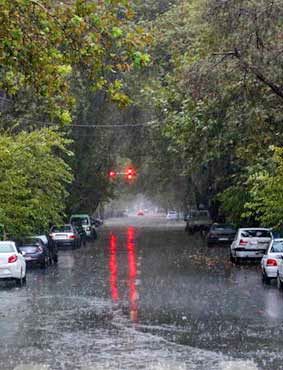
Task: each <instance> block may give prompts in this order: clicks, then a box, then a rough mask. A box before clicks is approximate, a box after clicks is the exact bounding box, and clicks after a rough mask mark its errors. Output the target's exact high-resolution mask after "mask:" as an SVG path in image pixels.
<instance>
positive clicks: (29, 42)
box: [0, 0, 149, 124]
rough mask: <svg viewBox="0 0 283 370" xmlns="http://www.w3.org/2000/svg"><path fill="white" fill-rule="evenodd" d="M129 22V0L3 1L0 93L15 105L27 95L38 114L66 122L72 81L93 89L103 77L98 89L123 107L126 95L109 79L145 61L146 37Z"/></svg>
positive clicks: (70, 100)
mask: <svg viewBox="0 0 283 370" xmlns="http://www.w3.org/2000/svg"><path fill="white" fill-rule="evenodd" d="M131 18H132V12H131V8H130V6H129V4H128V1H115V2H110V3H108V2H105V1H100V2H96V1H94V2H85V1H73V2H70V3H64V2H63V3H62V2H54V1H52V0H41V1H37V0H30V1H25V0H15V1H12V2H11V1H7V0H4V1H2V2H1V4H0V23H1V48H0V58H1V69H0V90H1V91H3V92H6V93H7V95H8V96H10V97H13V101H14V103H16V102H18V103H19V104H20V102H21V101H22V100H24V99H23V94H25V97H27V96H29V95H30V98H31V100H32V102H33V104H34V103H36V114H37V116H38V115H39V112H40V113H41V115H44V117H45V118H46V116H47V117H49V118H50V116H51V118H52V119H53V120H55V121H61V122H62V123H63V124H67V123H70V119H69V117H67V113H65V112H67V111H69V114H70V113H71V111H72V109H73V106H74V99H73V97H74V96H73V93H72V81H73V80H74V79H75V80H76V79H78V78H83V79H85V80H87V81H92V83H93V85H95V84H96V83H97V81H102V79H103V81H104V83H103V84H97V85H96V86H97V88H100V89H104V91H106V92H108V93H109V95H110V98H113V100H114V101H115V102H118V103H121V105H125V104H126V103H127V99H126V94H125V92H122V91H121V89H120V88H119V87H118V88H116V86H117V85H116V84H115V83H114V81H115V80H118V81H119V80H120V79H121V75H120V72H124V71H130V70H132V69H133V68H134V67H135V66H141V65H146V64H148V62H149V58H148V56H147V54H146V53H144V48H145V47H146V45H147V43H148V41H149V38H148V35H146V34H145V33H144V32H143V31H142V30H141V28H139V29H138V30H137V29H136V28H135V25H134V24H133V23H132V21H131ZM137 53H141V58H140V61H139V63H137V60H136V55H137ZM19 109H21V110H22V107H20V108H19ZM62 112H64V113H63V114H62ZM9 116H10V115H9ZM20 118H22V115H21V116H20Z"/></svg>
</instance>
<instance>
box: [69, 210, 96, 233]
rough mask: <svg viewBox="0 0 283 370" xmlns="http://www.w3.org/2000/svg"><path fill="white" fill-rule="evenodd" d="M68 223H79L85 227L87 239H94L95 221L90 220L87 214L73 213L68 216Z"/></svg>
mask: <svg viewBox="0 0 283 370" xmlns="http://www.w3.org/2000/svg"><path fill="white" fill-rule="evenodd" d="M70 224H74V225H76V224H80V225H82V227H83V228H84V229H85V232H86V235H87V237H88V238H89V239H96V238H97V233H96V230H95V223H94V222H92V219H91V217H90V216H89V215H88V214H75V215H71V217H70Z"/></svg>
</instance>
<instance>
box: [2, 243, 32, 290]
mask: <svg viewBox="0 0 283 370" xmlns="http://www.w3.org/2000/svg"><path fill="white" fill-rule="evenodd" d="M3 279H5V280H7V279H9V280H10V279H14V280H16V283H17V284H18V285H20V286H22V285H23V284H24V283H25V282H26V261H25V259H24V257H23V256H22V254H21V252H20V251H18V250H17V248H16V244H15V242H13V241H0V280H3Z"/></svg>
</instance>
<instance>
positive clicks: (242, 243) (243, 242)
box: [239, 239, 248, 245]
mask: <svg viewBox="0 0 283 370" xmlns="http://www.w3.org/2000/svg"><path fill="white" fill-rule="evenodd" d="M247 244H248V242H247V241H246V240H243V239H241V240H240V243H239V245H247Z"/></svg>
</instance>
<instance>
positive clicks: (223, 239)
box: [206, 223, 237, 246]
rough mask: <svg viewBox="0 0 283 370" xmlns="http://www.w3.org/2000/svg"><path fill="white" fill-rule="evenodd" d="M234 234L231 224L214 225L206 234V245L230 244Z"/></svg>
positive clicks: (233, 227)
mask: <svg viewBox="0 0 283 370" xmlns="http://www.w3.org/2000/svg"><path fill="white" fill-rule="evenodd" d="M236 232H237V230H236V228H235V226H233V225H231V224H219V223H214V224H213V225H212V226H211V227H210V229H209V231H208V234H207V238H206V242H207V245H208V246H210V245H214V244H225V243H232V241H233V240H234V238H235V235H236Z"/></svg>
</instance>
